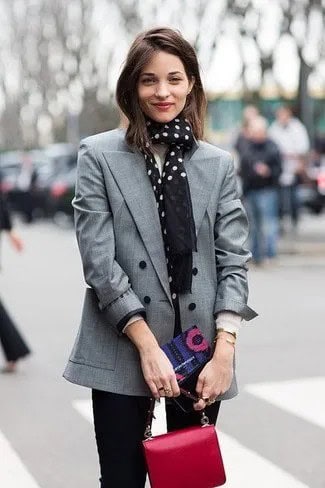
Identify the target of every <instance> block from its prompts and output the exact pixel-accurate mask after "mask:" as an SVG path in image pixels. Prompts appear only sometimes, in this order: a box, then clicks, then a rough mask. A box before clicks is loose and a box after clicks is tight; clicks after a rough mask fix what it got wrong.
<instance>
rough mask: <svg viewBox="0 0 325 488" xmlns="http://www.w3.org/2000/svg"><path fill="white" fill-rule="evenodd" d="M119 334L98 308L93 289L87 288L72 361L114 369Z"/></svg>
mask: <svg viewBox="0 0 325 488" xmlns="http://www.w3.org/2000/svg"><path fill="white" fill-rule="evenodd" d="M117 346H118V336H117V334H116V331H115V330H114V329H113V328H112V327H111V326H110V325H109V324H108V323H107V319H106V318H105V315H104V313H102V312H101V311H100V310H99V308H98V300H97V296H96V293H95V292H94V290H93V289H91V288H87V289H86V295H85V300H84V306H83V311H82V318H81V324H80V328H79V332H78V335H77V338H76V342H75V345H74V348H73V351H72V353H71V357H70V361H72V362H75V363H79V364H86V365H88V366H93V367H95V368H101V369H109V370H114V369H115V366H116V358H117Z"/></svg>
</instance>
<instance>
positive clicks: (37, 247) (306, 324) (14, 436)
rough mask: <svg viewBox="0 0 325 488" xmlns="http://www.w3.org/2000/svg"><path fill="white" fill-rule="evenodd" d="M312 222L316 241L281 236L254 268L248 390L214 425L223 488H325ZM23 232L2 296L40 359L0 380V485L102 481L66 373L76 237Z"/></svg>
mask: <svg viewBox="0 0 325 488" xmlns="http://www.w3.org/2000/svg"><path fill="white" fill-rule="evenodd" d="M305 224H306V228H307V229H309V230H310V229H312V230H311V235H312V237H311V239H312V242H309V241H308V237H307V238H301V237H300V238H297V239H296V240H295V241H294V242H293V243H292V245H293V248H294V252H289V251H290V249H289V251H288V242H286V243H285V246H284V249H285V251H286V254H283V255H282V256H281V257H280V259H279V261H278V263H277V264H276V265H274V266H273V267H271V268H265V269H251V271H250V289H251V292H250V305H251V306H252V307H253V308H255V309H256V310H257V311H258V312H259V314H260V315H259V317H258V318H257V319H255V320H254V321H253V322H252V324H251V325H248V326H246V327H244V328H243V329H242V332H241V334H240V340H239V344H238V352H237V369H238V376H239V382H240V390H241V393H240V395H239V396H238V397H237V398H236V399H235V400H233V401H230V402H225V403H224V404H223V405H222V410H221V413H220V421H219V429H220V431H221V434H220V436H221V440H222V448H223V452H224V454H225V461H226V468H227V471H228V474H229V481H228V483H227V487H228V488H239V487H240V488H257V487H258V488H260V487H262V488H268V487H270V488H271V486H272V487H276V488H303V487H309V488H324V487H325V464H324V448H325V430H324V429H325V366H324V359H323V358H324V339H325V329H324V316H325V314H324V309H325V306H324V278H325V253H322V252H310V246H311V248H312V244H313V242H314V241H317V242H318V244H320V243H321V244H322V243H323V242H325V226H324V218H323V217H320V218H319V219H318V220H315V219H310V218H309V217H306V218H305ZM18 228H19V230H20V233H21V235H22V236H23V238H24V240H25V252H24V253H23V254H22V255H20V256H18V255H16V254H15V253H14V252H13V251H12V250H11V249H9V248H8V245H7V244H6V243H5V242H4V243H3V246H2V248H3V249H2V251H3V252H2V260H3V264H2V273H1V277H0V287H1V297H2V299H3V300H4V302H5V303H6V305H7V307H8V309H9V310H10V311H11V313H12V315H13V316H14V317H15V319H16V321H17V323H18V324H19V326H20V328H21V330H22V331H23V333H24V335H25V337H26V338H27V340H28V342H29V344H30V346H31V348H32V349H33V355H32V356H31V357H30V358H29V359H28V360H26V361H24V362H22V363H21V365H20V369H19V372H18V373H17V374H16V375H1V376H0V395H1V396H0V487H1V488H93V487H94V488H95V487H97V486H98V484H97V481H96V480H97V478H98V466H97V455H96V446H95V443H94V437H93V428H92V425H91V422H90V421H89V413H90V411H89V408H90V405H89V391H88V390H87V389H84V388H80V387H77V386H75V385H71V384H69V383H67V382H66V381H65V380H64V379H62V371H63V369H64V365H65V362H66V360H67V358H68V355H69V352H70V348H71V346H72V343H73V340H74V337H75V334H76V331H77V327H78V322H79V318H80V313H81V305H82V295H83V289H84V284H83V279H82V274H81V265H80V259H79V255H78V251H77V246H76V243H75V238H74V234H73V231H72V230H71V229H62V228H59V227H57V226H54V225H52V224H50V223H44V222H43V223H41V222H40V223H36V224H33V225H32V226H30V227H28V226H24V225H20V226H19V227H18ZM314 234H315V235H317V239H315V238H314V237H315V236H314ZM298 244H299V246H300V247H299V246H298V247H299V248H297V245H298ZM304 245H305V246H306V249H308V252H306V253H304ZM308 246H309V247H308ZM289 247H290V246H289ZM317 249H319V246H318V248H317ZM291 251H292V249H291ZM0 360H1V358H0ZM161 423H163V420H162V421H161ZM126 469H127V467H126ZM198 488H200V487H198Z"/></svg>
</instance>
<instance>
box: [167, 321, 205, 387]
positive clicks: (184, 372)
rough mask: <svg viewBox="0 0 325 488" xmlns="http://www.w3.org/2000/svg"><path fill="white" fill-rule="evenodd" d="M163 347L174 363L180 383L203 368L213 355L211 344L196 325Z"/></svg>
mask: <svg viewBox="0 0 325 488" xmlns="http://www.w3.org/2000/svg"><path fill="white" fill-rule="evenodd" d="M162 349H163V351H164V352H165V354H166V355H167V357H168V359H169V360H170V362H171V363H172V365H173V368H174V371H175V373H176V378H177V381H178V383H179V384H180V385H181V384H183V383H184V382H185V380H186V379H187V378H189V377H190V376H192V375H193V373H194V372H195V371H197V370H199V369H201V368H202V367H203V366H204V365H205V364H206V363H207V361H209V359H210V356H211V348H210V345H209V343H208V341H207V340H206V339H205V338H204V336H203V334H202V332H201V331H200V329H199V328H198V327H197V326H196V325H194V326H193V327H190V328H189V329H187V330H186V331H185V332H182V334H179V335H178V336H176V337H174V339H172V340H171V341H170V342H167V344H164V345H163V346H162Z"/></svg>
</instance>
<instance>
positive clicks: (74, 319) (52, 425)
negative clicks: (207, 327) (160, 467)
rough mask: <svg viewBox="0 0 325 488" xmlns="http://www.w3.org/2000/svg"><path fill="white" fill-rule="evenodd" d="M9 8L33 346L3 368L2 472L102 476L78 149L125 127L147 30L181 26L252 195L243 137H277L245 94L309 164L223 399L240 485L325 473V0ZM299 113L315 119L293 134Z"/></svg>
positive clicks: (324, 478) (4, 160) (6, 169)
mask: <svg viewBox="0 0 325 488" xmlns="http://www.w3.org/2000/svg"><path fill="white" fill-rule="evenodd" d="M0 12H1V13H0V16H1V17H0V18H1V30H0V190H1V195H2V197H3V198H5V199H6V201H7V202H8V205H9V207H10V209H11V212H12V216H13V223H14V230H15V232H16V233H17V234H19V236H20V238H21V239H22V241H23V247H24V249H23V252H22V253H21V254H20V255H18V254H17V253H15V252H14V249H13V248H12V246H10V243H11V241H10V239H7V238H6V235H5V234H6V233H5V232H2V236H1V275H0V292H1V300H2V301H3V303H4V305H5V307H6V308H7V309H8V313H10V315H11V317H12V320H13V322H14V323H15V324H16V326H17V327H18V329H19V331H20V333H21V334H22V336H23V337H24V338H25V340H26V342H27V344H28V346H29V347H30V349H31V351H32V354H31V355H30V356H28V357H27V358H26V360H24V361H21V362H20V361H18V363H17V370H16V371H15V372H14V373H12V374H1V375H0V487H1V488H2V487H3V488H65V487H68V486H69V487H73V488H74V487H78V488H91V487H95V486H97V484H96V480H97V478H98V467H97V458H96V447H95V443H94V439H93V429H92V425H91V410H90V402H89V391H87V390H86V389H82V388H79V387H74V386H72V385H70V384H67V383H66V382H65V381H64V380H63V379H62V378H61V375H62V371H63V369H64V366H65V362H66V360H67V358H68V355H69V352H70V349H71V346H72V343H73V339H74V337H75V334H76V331H77V328H78V324H79V319H80V313H81V306H82V298H83V290H84V283H83V277H82V272H81V264H80V259H79V254H78V249H77V245H76V241H75V237H74V231H73V220H72V219H73V215H72V207H71V199H72V197H73V192H74V183H75V178H76V164H77V151H78V145H79V141H80V139H82V138H83V137H86V136H88V135H91V134H94V133H97V132H102V131H106V130H110V129H113V128H116V127H117V126H118V125H119V124H120V120H119V113H118V110H117V107H116V103H115V84H116V80H117V77H118V75H119V72H120V69H121V66H122V64H123V61H124V58H125V56H126V53H127V50H128V47H129V45H130V42H131V41H132V40H133V39H134V37H135V35H136V34H137V33H138V32H140V31H142V30H144V29H147V28H150V27H152V26H157V25H168V26H171V27H174V28H177V29H179V30H180V31H181V32H182V34H183V35H184V36H185V37H186V38H187V39H188V40H189V41H190V42H191V43H192V44H193V46H194V47H195V49H196V51H197V53H198V56H199V60H200V65H201V70H202V79H203V82H204V86H205V89H206V93H207V97H208V111H207V119H206V138H207V140H208V141H209V142H211V143H212V144H216V145H218V146H219V147H222V148H223V149H226V150H228V151H230V152H232V154H233V156H234V159H235V164H236V168H237V169H238V184H239V188H241V189H242V191H243V195H242V198H243V201H244V204H245V205H246V197H247V194H245V188H243V187H244V185H243V183H245V172H244V170H243V168H244V166H243V162H244V161H247V160H248V162H250V157H251V156H250V155H251V153H249V152H246V148H247V147H248V146H247V147H246V146H242V145H241V144H239V141H240V140H241V137H242V138H243V139H244V140H245V141H246V142H247V144H260V143H261V142H260V141H259V142H258V141H257V140H256V139H254V137H253V135H252V133H251V132H250V123H249V121H248V120H247V112H248V110H247V107H249V108H252V107H253V108H254V110H255V112H256V113H255V115H258V116H262V117H263V118H264V119H265V124H266V134H265V138H264V139H267V140H272V141H273V143H276V144H277V147H278V149H279V152H280V154H281V165H282V174H284V173H285V169H286V168H287V166H288V165H287V162H288V161H289V160H290V161H291V162H292V160H294V161H295V162H294V163H292V164H291V163H290V164H291V166H290V167H291V173H292V174H291V176H292V180H290V182H289V183H288V182H285V181H284V179H283V181H282V180H281V176H280V179H279V181H277V188H278V189H281V191H279V192H278V193H277V196H278V197H277V198H278V204H279V213H278V215H277V222H278V228H279V233H278V235H277V239H276V240H277V252H276V253H275V254H274V255H267V254H266V255H265V259H262V260H260V259H257V258H256V256H255V258H254V261H253V262H252V264H251V266H250V273H249V275H250V289H251V290H250V305H251V306H252V307H253V308H255V309H256V310H257V311H258V313H259V317H258V318H256V319H255V320H254V321H253V322H252V323H250V324H249V325H248V326H244V327H243V328H242V331H241V334H240V339H239V345H238V353H237V356H238V358H237V363H238V375H239V381H240V390H241V394H240V395H239V397H238V398H237V399H236V400H234V401H232V402H229V403H225V404H224V405H223V406H222V411H221V414H220V422H219V429H220V437H221V442H222V449H223V452H224V456H225V463H226V469H227V472H228V482H227V485H226V486H227V487H228V488H239V487H240V488H243V487H245V488H246V487H252V488H257V487H261V486H262V487H263V488H269V487H270V488H271V487H272V488H274V487H277V488H304V487H309V488H324V487H325V468H324V463H323V453H324V448H325V431H324V429H325V367H324V360H323V350H324V339H325V332H324V327H323V324H324V320H325V310H324V298H323V293H324V292H323V290H324V278H325V213H324V212H325V211H324V207H325V37H324V27H325V1H324V0H309V1H308V0H273V1H267V0H218V1H216V0H195V1H194V0H155V1H154V0H118V1H117V0H70V1H69V2H66V1H63V0H0ZM283 106H286V107H289V109H290V110H289V112H290V114H289V115H290V117H289V119H288V120H287V121H286V123H285V124H284V123H282V122H281V120H280V119H279V108H280V107H283ZM289 123H290V124H291V123H292V124H296V125H295V127H296V128H297V127H299V130H298V129H297V131H296V132H294V131H293V132H294V136H292V138H291V140H290V141H291V142H290V143H289V146H290V144H291V146H290V148H288V149H286V141H285V140H284V139H285V133H286V130H285V129H287V130H289V129H288V127H291V126H289ZM282 129H283V130H282ZM276 130H278V133H277V134H279V131H280V136H279V137H277V135H276ZM281 130H282V132H281ZM294 138H295V139H294ZM283 140H284V142H283ZM302 140H304V141H305V142H304V144H302V146H301V143H302ZM299 146H301V148H300V149H298V147H299ZM250 147H251V146H250ZM290 161H289V162H290ZM255 162H256V161H255ZM254 164H255V163H254ZM292 167H293V169H292ZM289 187H290V188H292V189H293V192H294V195H295V200H294V207H295V208H294V210H295V211H296V212H297V213H298V214H299V218H298V217H297V216H295V214H294V215H293V214H292V209H291V207H290V205H291V203H292V202H291V203H290V204H287V203H288V202H287V201H286V200H285V199H283V198H282V197H283V195H282V190H283V189H284V193H287V190H288V188H289ZM249 216H250V219H251V224H252V227H254V226H256V223H258V222H256V220H258V219H257V218H256V215H255V216H254V214H252V213H249ZM262 217H263V216H262ZM264 217H265V216H264ZM296 217H297V218H296ZM262 227H263V226H262ZM262 230H263V229H262ZM262 230H261V232H262ZM0 360H3V365H4V367H5V368H6V357H5V355H3V356H2V351H1V350H0ZM163 424H164V419H163V418H162V417H161V418H160V419H159V421H158V423H157V429H161V428H162V427H163ZM126 469H127V467H126ZM167 488H168V487H167ZM198 488H200V487H198Z"/></svg>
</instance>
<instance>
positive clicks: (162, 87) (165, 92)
mask: <svg viewBox="0 0 325 488" xmlns="http://www.w3.org/2000/svg"><path fill="white" fill-rule="evenodd" d="M169 94H170V92H169V86H168V83H164V82H160V83H158V85H157V90H156V97H158V98H167V97H168V96H169Z"/></svg>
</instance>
